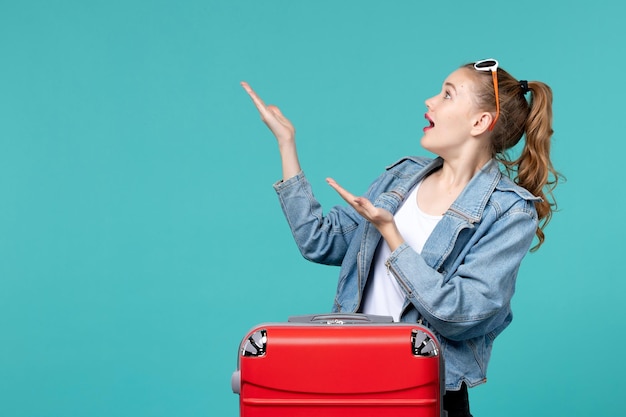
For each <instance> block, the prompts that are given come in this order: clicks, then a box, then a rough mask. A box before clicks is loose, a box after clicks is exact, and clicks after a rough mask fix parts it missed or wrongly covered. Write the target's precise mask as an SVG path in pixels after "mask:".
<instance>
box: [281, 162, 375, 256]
mask: <svg viewBox="0 0 626 417" xmlns="http://www.w3.org/2000/svg"><path fill="white" fill-rule="evenodd" d="M274 189H275V190H276V193H277V195H278V198H279V200H280V205H281V207H282V210H283V213H284V214H285V218H286V219H287V222H288V223H289V227H290V229H291V233H292V235H293V237H294V239H295V242H296V244H297V246H298V249H299V250H300V253H301V254H302V256H304V257H305V258H306V259H308V260H310V261H313V262H316V263H321V264H326V265H341V262H342V260H343V258H344V255H345V254H346V251H347V249H348V246H349V245H350V241H351V240H352V238H353V237H354V234H355V233H356V230H357V228H358V227H359V225H360V224H361V223H362V222H363V221H364V220H363V218H362V217H361V216H360V215H359V214H358V213H357V212H356V211H355V210H354V209H353V208H352V207H349V206H348V207H341V206H336V207H333V208H332V209H331V210H330V211H329V212H328V213H327V214H326V215H324V214H323V211H322V207H321V205H320V203H319V202H318V201H317V200H316V198H315V196H314V195H313V192H312V189H311V184H310V183H309V181H308V180H307V179H306V177H305V175H304V173H302V172H300V173H299V174H297V175H296V176H295V177H292V178H289V179H287V180H286V181H281V182H278V183H276V184H274Z"/></svg>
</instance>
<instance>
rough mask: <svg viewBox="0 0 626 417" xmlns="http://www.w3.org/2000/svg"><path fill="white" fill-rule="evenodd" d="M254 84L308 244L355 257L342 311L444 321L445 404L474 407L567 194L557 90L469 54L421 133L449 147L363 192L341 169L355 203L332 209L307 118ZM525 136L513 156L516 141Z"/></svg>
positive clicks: (331, 260)
mask: <svg viewBox="0 0 626 417" xmlns="http://www.w3.org/2000/svg"><path fill="white" fill-rule="evenodd" d="M242 86H243V88H244V89H245V90H246V92H247V93H248V94H249V95H250V97H251V98H252V101H253V102H254V104H255V105H256V107H257V109H258V111H259V113H260V115H261V118H262V120H263V121H264V122H265V124H266V125H267V126H268V127H269V129H270V130H271V131H272V133H273V134H274V136H275V137H276V140H277V141H278V146H279V151H280V155H281V160H282V172H283V178H282V180H281V181H279V182H278V183H276V184H275V185H274V188H275V190H276V192H277V194H278V197H279V199H280V203H281V205H282V208H283V211H284V214H285V216H286V217H287V220H288V222H289V225H290V227H291V230H292V233H293V236H294V238H295V241H296V243H297V245H298V247H299V249H300V251H301V253H302V255H303V256H304V257H305V258H307V259H309V260H311V261H313V262H319V263H323V264H329V265H338V266H341V271H340V276H339V282H338V286H337V293H336V296H335V303H334V308H333V311H337V312H339V311H341V312H363V313H370V314H379V315H389V316H392V317H393V318H394V320H396V321H402V322H420V323H422V324H424V325H426V326H428V327H429V328H430V329H432V330H433V331H434V332H435V334H436V335H437V336H438V339H439V341H440V343H441V346H442V351H443V355H444V357H445V360H446V375H445V381H446V395H445V396H444V408H445V409H446V410H447V411H448V415H449V417H456V416H471V414H470V410H469V401H468V396H467V387H468V386H469V387H473V386H476V385H478V384H481V383H483V382H485V381H486V369H487V363H488V361H489V357H490V353H491V348H492V344H493V341H494V339H495V337H496V336H497V335H498V334H500V332H502V330H504V328H506V327H507V326H508V325H509V323H510V322H511V319H512V315H511V308H510V303H511V298H512V296H513V292H514V290H515V280H516V276H517V272H518V269H519V266H520V262H521V261H522V258H523V257H524V256H525V254H526V253H527V252H528V250H529V248H530V247H531V245H532V243H533V240H534V238H535V237H536V238H537V241H536V245H535V246H534V248H533V249H532V250H536V249H537V248H538V247H539V246H541V244H542V243H543V241H544V233H543V229H544V227H545V225H546V224H547V222H548V221H549V220H550V217H551V214H552V209H553V207H554V206H555V202H554V199H553V198H552V189H553V188H554V186H556V183H557V181H558V178H559V175H558V173H557V172H556V171H555V170H554V168H553V166H552V163H551V161H550V139H551V136H552V126H551V125H552V91H551V89H550V88H549V87H548V86H547V85H546V84H544V83H541V82H538V81H533V82H527V81H518V80H516V79H514V78H513V77H512V76H511V75H510V74H509V73H507V72H506V71H504V70H503V69H502V68H499V66H498V62H497V61H496V60H494V59H488V60H483V61H478V62H476V63H472V64H467V65H464V66H462V67H461V68H459V69H457V70H456V71H454V72H453V73H452V74H450V75H449V76H448V77H447V78H446V80H445V82H444V83H443V87H442V90H441V92H440V93H439V94H437V95H435V96H434V97H431V98H429V99H428V100H426V108H427V112H426V114H425V117H426V120H427V126H426V127H425V128H424V135H423V137H422V140H421V145H422V147H423V148H425V149H427V150H428V151H430V152H432V153H434V154H436V155H438V157H437V158H435V159H429V158H423V157H406V158H403V159H401V160H399V161H397V162H395V163H393V164H392V165H390V166H389V167H387V169H386V170H385V172H383V173H382V174H381V175H380V176H379V177H378V178H377V179H376V180H375V181H374V182H373V183H372V185H371V186H370V188H369V190H368V191H367V193H366V194H365V195H364V196H362V197H356V196H354V195H352V194H351V193H350V192H348V191H347V190H345V189H344V188H342V187H341V186H340V185H339V184H337V182H335V181H334V180H333V179H330V178H329V179H327V182H328V183H329V185H330V186H331V187H333V188H334V189H335V190H336V191H337V192H338V193H339V195H340V196H341V197H342V198H343V199H344V200H345V201H346V202H347V206H345V207H335V208H333V209H332V210H330V212H328V213H327V214H325V215H324V214H323V211H322V207H321V206H320V204H319V203H318V202H317V200H315V198H314V196H313V193H312V191H311V187H310V184H309V182H308V181H307V179H306V177H305V175H304V173H303V172H302V170H301V167H300V163H299V161H298V154H297V152H296V142H295V129H294V127H293V125H292V124H291V123H290V122H289V120H287V119H286V118H285V117H284V116H283V114H282V113H281V111H280V110H279V109H278V108H277V107H275V106H267V105H265V104H264V103H263V101H262V100H261V99H260V98H259V96H258V95H257V94H256V93H255V92H254V91H253V90H252V88H251V87H250V86H249V85H248V84H247V83H245V82H243V83H242ZM527 97H528V98H527ZM523 136H525V141H524V147H523V150H522V151H521V155H520V156H519V158H517V159H515V160H511V159H510V158H508V157H507V155H506V151H507V150H509V149H510V148H512V147H513V146H515V145H516V144H517V143H518V142H519V140H520V139H521V138H522V137H523Z"/></svg>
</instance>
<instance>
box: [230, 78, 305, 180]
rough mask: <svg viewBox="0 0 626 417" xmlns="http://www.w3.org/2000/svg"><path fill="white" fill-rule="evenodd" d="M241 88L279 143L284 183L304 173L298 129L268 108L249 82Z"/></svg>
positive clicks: (273, 109) (276, 108)
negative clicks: (298, 142) (298, 143)
mask: <svg viewBox="0 0 626 417" xmlns="http://www.w3.org/2000/svg"><path fill="white" fill-rule="evenodd" d="M241 86H242V87H243V89H244V90H246V92H247V93H248V95H249V96H250V98H251V99H252V102H253V103H254V105H255V106H256V108H257V110H258V111H259V114H260V115H261V120H263V122H264V123H265V124H266V125H267V127H269V129H270V130H271V131H272V133H273V134H274V136H275V137H276V140H277V141H278V149H279V152H280V159H281V163H282V169H283V181H285V180H287V179H289V178H291V177H293V176H295V175H297V174H298V173H300V172H301V171H302V168H301V167H300V162H299V160H298V152H297V150H296V129H295V128H294V127H293V125H292V124H291V122H290V121H289V120H288V119H287V118H286V117H285V116H283V114H282V113H281V111H280V110H279V109H278V107H276V106H266V105H265V103H263V100H261V98H260V97H259V96H258V95H257V93H255V92H254V90H253V89H252V88H251V87H250V85H248V83H247V82H245V81H242V83H241Z"/></svg>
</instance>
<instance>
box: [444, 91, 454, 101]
mask: <svg viewBox="0 0 626 417" xmlns="http://www.w3.org/2000/svg"><path fill="white" fill-rule="evenodd" d="M443 98H444V99H445V100H448V99H450V98H452V97H450V92H449V91H447V90H446V91H444V92H443Z"/></svg>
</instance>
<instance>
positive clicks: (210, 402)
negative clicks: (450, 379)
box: [0, 0, 626, 417]
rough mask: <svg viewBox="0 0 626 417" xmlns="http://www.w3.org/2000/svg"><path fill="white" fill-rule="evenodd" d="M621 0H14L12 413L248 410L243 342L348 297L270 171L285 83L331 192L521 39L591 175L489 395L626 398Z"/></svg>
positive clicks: (537, 412)
mask: <svg viewBox="0 0 626 417" xmlns="http://www.w3.org/2000/svg"><path fill="white" fill-rule="evenodd" d="M619 8H620V6H619V5H618V2H615V1H603V0H597V1H594V2H591V3H590V2H588V1H570V2H567V4H563V5H562V6H556V5H553V4H552V3H550V2H546V1H537V0H530V1H525V2H468V1H447V2H419V1H389V2H383V1H364V0H360V1H356V0H351V1H348V0H346V1H329V0H316V1H294V0H291V1H288V0H284V1H278V0H266V1H215V0H213V1H208V0H205V1H200V0H178V1H163V0H161V1H156V0H155V1H139V0H124V1H122V0H106V1H104V0H93V1H78V0H76V1H55V0H50V1H43V0H42V1H31V0H24V1H20V2H16V1H14V2H13V1H9V0H0V338H1V339H0V415H2V416H7V417H22V416H28V417H31V416H58V417H61V416H84V417H86V416H90V417H91V416H93V417H96V416H118V417H123V416H236V415H238V396H236V395H235V394H233V393H232V392H231V388H230V376H231V373H232V372H233V371H234V370H235V367H236V355H237V348H238V344H239V342H240V340H241V338H242V337H243V336H244V334H245V333H246V332H247V331H248V330H249V329H250V328H251V327H252V326H254V325H256V324H257V323H260V322H265V321H284V320H286V318H287V317H288V316H290V315H295V314H308V313H317V312H323V311H328V309H329V308H330V306H331V303H332V298H333V294H334V289H335V283H336V277H337V273H338V270H337V269H336V268H332V267H325V266H320V265H314V264H310V263H308V262H306V261H305V260H304V259H303V258H301V257H300V255H299V253H298V252H297V250H296V248H295V245H294V244H293V242H292V240H291V237H290V233H289V231H288V228H287V225H286V223H285V221H284V220H283V218H282V214H281V212H280V208H279V205H278V202H277V200H276V197H275V195H274V192H273V190H272V188H271V184H272V183H273V182H274V181H275V180H277V179H279V177H280V166H279V159H278V152H277V149H276V144H275V142H274V139H273V137H272V136H271V134H270V133H269V131H268V130H267V129H266V128H265V126H264V125H263V124H262V123H261V122H260V120H259V117H258V114H257V113H256V110H255V109H254V107H253V105H252V103H251V102H250V100H249V98H248V97H247V95H246V94H245V93H244V91H243V90H242V89H241V87H240V86H239V82H240V81H241V80H246V81H248V82H250V83H251V85H252V86H253V87H254V88H255V89H256V90H257V91H258V92H259V94H260V95H261V96H262V97H263V98H264V99H265V100H266V101H267V102H268V103H276V104H278V105H280V107H281V108H282V110H283V112H284V113H285V114H286V115H287V116H288V117H289V118H290V119H291V120H292V121H293V123H294V124H295V125H296V127H297V130H298V141H299V149H300V153H301V162H302V164H303V167H304V169H305V171H306V172H307V174H308V176H309V177H310V179H311V181H312V183H313V186H314V189H315V190H316V195H317V196H318V198H319V199H320V200H321V201H322V203H323V204H324V205H325V206H326V207H327V208H329V207H330V206H331V205H333V204H338V203H340V200H339V198H338V197H337V196H336V195H335V194H334V192H332V190H331V189H330V188H329V187H328V186H327V185H326V184H325V183H324V178H325V177H326V176H332V177H334V178H336V179H337V180H338V181H339V182H340V183H341V184H342V185H344V186H346V187H347V188H348V189H349V190H351V191H353V192H355V193H357V194H358V193H360V192H363V191H365V189H366V187H367V185H368V184H369V182H370V181H371V180H372V179H374V178H375V177H376V176H377V175H378V173H379V172H380V171H381V170H382V169H383V167H384V166H386V165H387V164H389V163H390V162H392V161H394V160H396V159H398V158H399V157H401V156H403V155H406V154H425V152H424V151H423V150H421V149H420V147H419V139H420V137H421V129H422V127H423V126H424V125H425V120H424V119H423V114H424V112H425V105H424V99H426V98H428V97H430V96H432V95H434V94H435V93H436V92H438V91H439V88H440V85H441V82H442V81H443V79H444V78H445V77H446V76H447V75H448V74H449V73H450V72H452V71H453V70H455V69H456V68H457V67H458V66H459V65H461V64H464V63H465V62H468V61H472V60H476V59H481V58H487V57H496V58H498V59H499V60H500V63H501V65H502V66H503V67H504V68H506V69H507V70H509V71H510V72H511V73H512V74H513V75H514V76H516V77H517V78H524V79H529V80H541V81H544V82H546V83H548V84H549V85H550V86H551V87H552V88H553V90H554V97H555V101H554V130H555V135H554V144H553V159H554V163H555V165H556V167H557V168H558V169H559V170H560V171H562V172H563V173H564V174H565V175H566V176H567V178H568V182H567V183H565V184H563V185H562V186H560V187H559V188H558V189H557V191H556V197H557V199H558V202H559V206H560V212H558V213H556V215H555V216H554V220H553V222H552V223H551V224H550V225H549V227H548V229H547V231H546V232H547V241H546V243H545V245H544V246H543V247H542V249H541V250H540V251H539V252H537V253H535V254H530V255H529V256H527V258H526V259H525V262H524V264H523V266H522V269H521V272H520V275H519V279H518V291H517V294H516V296H515V298H514V311H515V314H516V320H515V321H514V322H513V325H512V326H511V327H510V328H509V329H508V330H507V331H506V332H505V333H504V334H503V335H502V336H501V337H500V338H499V339H498V340H497V342H496V345H495V349H494V354H493V360H492V362H491V365H490V372H489V383H487V384H486V385H482V386H480V387H478V388H475V389H473V390H471V400H472V409H473V412H474V415H476V416H481V417H487V416H502V415H506V416H509V417H514V416H527V415H533V416H549V415H563V416H589V415H618V414H620V413H621V411H622V410H623V406H622V402H623V398H622V397H623V396H622V395H621V388H623V381H622V378H623V375H624V373H625V371H626V366H625V363H626V361H624V353H623V352H622V347H623V346H624V342H625V340H624V330H625V326H624V322H623V320H622V318H623V317H624V313H623V312H622V306H623V305H624V301H623V296H622V294H623V293H624V291H625V290H626V284H625V283H624V282H625V281H624V276H625V274H624V271H623V267H622V265H621V260H622V259H623V255H622V252H623V248H624V246H623V235H624V231H625V230H626V229H625V224H624V218H625V217H624V215H623V213H622V212H621V210H622V209H623V207H624V205H625V204H624V203H625V201H624V192H623V185H622V182H621V179H620V178H621V177H622V173H623V163H622V158H623V155H624V151H625V147H624V138H623V133H622V131H623V121H624V117H623V108H624V97H625V93H626V87H625V85H624V83H623V69H624V63H625V62H624V54H623V53H622V52H623V45H622V41H623V39H624V38H625V37H624V35H625V29H624V24H623V19H622V13H621V11H620V9H619Z"/></svg>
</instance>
